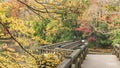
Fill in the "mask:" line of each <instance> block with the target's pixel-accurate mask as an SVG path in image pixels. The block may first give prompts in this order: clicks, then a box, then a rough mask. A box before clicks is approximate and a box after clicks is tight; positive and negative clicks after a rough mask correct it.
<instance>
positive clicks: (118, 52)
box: [113, 44, 120, 60]
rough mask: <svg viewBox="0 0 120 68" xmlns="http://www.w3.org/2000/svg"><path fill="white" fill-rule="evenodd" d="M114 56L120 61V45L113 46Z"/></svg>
mask: <svg viewBox="0 0 120 68" xmlns="http://www.w3.org/2000/svg"><path fill="white" fill-rule="evenodd" d="M113 54H114V55H116V56H117V58H118V59H119V60H120V45H119V44H115V45H114V46H113Z"/></svg>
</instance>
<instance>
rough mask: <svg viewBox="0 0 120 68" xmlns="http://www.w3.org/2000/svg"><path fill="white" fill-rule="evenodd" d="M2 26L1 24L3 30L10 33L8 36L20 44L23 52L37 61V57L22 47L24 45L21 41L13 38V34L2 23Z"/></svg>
mask: <svg viewBox="0 0 120 68" xmlns="http://www.w3.org/2000/svg"><path fill="white" fill-rule="evenodd" d="M0 24H1V25H2V26H3V28H4V29H5V30H6V31H7V32H8V34H9V35H10V36H11V38H12V39H13V40H14V41H15V42H16V43H18V45H19V46H20V47H21V48H22V50H24V51H25V52H26V53H27V54H29V55H30V56H31V57H33V58H34V59H35V60H37V59H36V57H35V56H33V55H32V54H31V53H30V52H28V51H27V50H26V49H25V48H24V47H23V46H22V44H21V43H20V42H19V41H17V40H16V38H14V37H13V36H12V34H11V33H10V31H9V29H8V28H7V27H6V26H5V25H4V24H3V23H2V22H0Z"/></svg>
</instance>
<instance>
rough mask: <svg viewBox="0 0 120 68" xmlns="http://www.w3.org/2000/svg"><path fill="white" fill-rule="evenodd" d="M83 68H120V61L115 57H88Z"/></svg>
mask: <svg viewBox="0 0 120 68" xmlns="http://www.w3.org/2000/svg"><path fill="white" fill-rule="evenodd" d="M82 68H120V61H119V60H118V59H117V57H116V56H114V55H90V54H89V55H87V57H86V59H85V60H84V62H83V64H82Z"/></svg>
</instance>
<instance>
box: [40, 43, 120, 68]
mask: <svg viewBox="0 0 120 68" xmlns="http://www.w3.org/2000/svg"><path fill="white" fill-rule="evenodd" d="M38 49H39V51H40V52H39V53H40V54H41V53H55V54H58V53H59V52H63V53H64V54H62V57H64V58H65V59H64V60H63V61H62V62H61V63H60V64H59V65H58V66H57V68H120V61H119V60H120V45H119V44H116V45H115V46H114V47H113V53H111V54H105V55H99V54H89V53H88V45H87V43H86V42H84V41H83V42H81V41H69V42H60V43H56V44H51V45H48V46H43V47H40V48H38ZM58 57H61V56H58Z"/></svg>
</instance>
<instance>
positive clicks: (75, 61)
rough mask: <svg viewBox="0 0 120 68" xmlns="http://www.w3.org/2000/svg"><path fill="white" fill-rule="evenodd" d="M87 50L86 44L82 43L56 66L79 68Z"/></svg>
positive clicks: (59, 67) (60, 67)
mask: <svg viewBox="0 0 120 68" xmlns="http://www.w3.org/2000/svg"><path fill="white" fill-rule="evenodd" d="M87 52H88V46H87V45H82V46H80V49H76V50H75V51H73V53H72V54H71V55H69V56H68V57H66V59H65V60H64V61H63V62H62V63H61V64H59V65H58V67H57V68H81V64H82V62H83V60H84V59H85V57H86V55H87Z"/></svg>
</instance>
